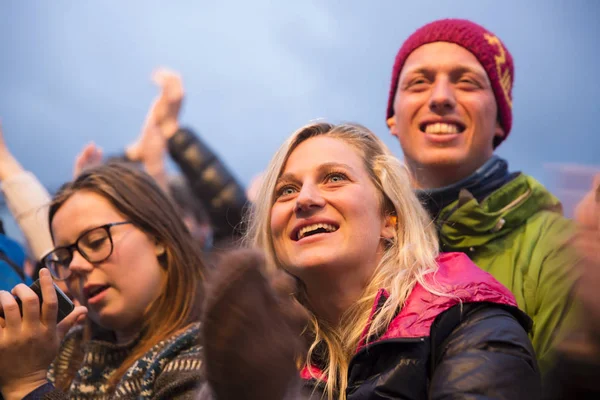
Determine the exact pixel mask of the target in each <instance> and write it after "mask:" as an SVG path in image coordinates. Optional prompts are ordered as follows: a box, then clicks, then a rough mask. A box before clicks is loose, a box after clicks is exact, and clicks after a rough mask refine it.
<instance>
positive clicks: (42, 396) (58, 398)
mask: <svg viewBox="0 0 600 400" xmlns="http://www.w3.org/2000/svg"><path fill="white" fill-rule="evenodd" d="M68 399H69V396H68V395H67V394H65V393H64V392H62V391H60V390H58V389H56V388H55V387H54V385H53V384H51V383H50V382H48V383H46V384H45V385H43V386H40V387H39V388H37V389H35V390H34V391H33V392H31V393H29V394H28V395H27V396H25V397H23V400H68Z"/></svg>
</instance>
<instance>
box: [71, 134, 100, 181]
mask: <svg viewBox="0 0 600 400" xmlns="http://www.w3.org/2000/svg"><path fill="white" fill-rule="evenodd" d="M100 164H102V149H101V148H100V147H98V146H96V144H95V143H94V142H91V143H88V144H87V145H86V146H85V147H84V148H83V150H81V152H80V153H79V154H78V155H77V157H75V165H74V166H73V178H77V177H78V176H79V175H80V174H81V173H82V172H83V171H84V170H86V169H88V168H91V167H95V166H97V165H100Z"/></svg>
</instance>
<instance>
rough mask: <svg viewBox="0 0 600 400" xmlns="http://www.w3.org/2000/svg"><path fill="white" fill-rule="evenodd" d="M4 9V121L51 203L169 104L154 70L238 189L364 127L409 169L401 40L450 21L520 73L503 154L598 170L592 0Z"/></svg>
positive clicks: (549, 180) (63, 4) (537, 165)
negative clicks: (78, 171)
mask: <svg viewBox="0 0 600 400" xmlns="http://www.w3.org/2000/svg"><path fill="white" fill-rule="evenodd" d="M32 4H33V3H30V2H25V1H19V2H4V3H3V4H2V5H1V6H0V7H1V8H0V9H1V12H0V48H1V49H2V57H1V59H2V69H1V71H2V73H1V74H0V118H1V119H2V123H3V126H4V132H5V136H6V140H7V141H8V144H9V146H10V147H11V149H12V150H13V151H14V153H15V154H16V155H17V157H18V158H19V160H20V161H21V162H22V163H23V164H24V166H25V167H26V168H28V169H29V170H31V171H33V172H34V173H35V174H37V175H38V177H39V178H40V179H41V180H42V182H43V183H44V184H45V185H47V186H48V187H50V188H56V187H57V186H59V185H60V184H61V183H62V182H64V181H66V180H68V179H69V177H70V174H71V169H72V164H73V160H74V157H75V155H76V154H77V153H78V151H79V150H80V149H81V148H82V147H83V146H84V145H85V144H86V143H88V142H90V141H95V142H96V143H98V144H99V145H100V146H102V147H103V148H104V149H105V152H108V153H115V152H119V151H122V149H123V147H124V146H125V145H126V144H127V143H129V142H131V141H133V140H134V138H135V137H136V136H137V134H138V132H139V128H140V126H141V123H142V121H143V119H144V116H145V114H146V110H147V108H148V106H149V104H150V102H151V101H152V98H153V97H154V96H155V95H156V88H155V87H154V86H153V85H152V83H151V81H150V74H151V72H152V70H153V69H154V68H156V67H158V66H161V65H164V66H168V67H170V68H173V69H176V70H178V71H180V72H181V74H182V75H183V78H184V83H185V86H186V91H187V98H186V103H185V109H184V112H183V115H182V121H183V123H184V124H187V125H189V126H191V127H193V128H194V129H196V130H197V131H198V132H199V133H200V134H201V135H202V137H203V138H204V139H205V140H206V141H207V142H208V143H209V144H210V146H211V147H212V148H213V149H214V150H215V151H217V153H218V154H219V155H221V156H222V157H223V158H224V159H225V161H226V162H227V163H228V164H229V166H230V167H231V169H232V170H233V171H234V172H235V174H236V175H237V176H238V178H239V179H240V181H241V182H243V183H248V182H249V181H250V180H251V178H252V177H253V176H254V175H255V174H257V173H258V172H260V171H261V170H262V169H263V168H264V167H265V166H266V164H267V162H268V160H269V158H270V157H271V155H272V154H273V153H274V151H275V149H276V148H277V147H278V146H279V145H280V144H281V143H282V141H283V140H284V138H285V137H287V136H288V135H289V134H290V133H291V132H292V131H294V130H295V129H296V128H298V127H300V126H301V125H303V124H305V123H306V122H308V121H310V120H313V119H317V118H325V119H327V120H330V121H333V122H341V121H355V122H360V123H362V124H364V125H366V126H368V127H369V128H371V129H372V130H373V131H375V132H376V133H378V134H379V135H380V136H381V137H382V138H383V139H384V140H385V141H386V143H387V144H388V145H389V146H390V147H391V148H392V149H393V151H395V152H396V154H397V155H398V156H399V157H401V156H402V153H401V151H400V146H399V145H398V143H397V141H396V140H395V139H394V138H393V137H391V136H390V135H389V133H388V131H387V129H386V126H385V123H384V120H385V107H386V102H387V93H388V90H389V81H390V73H391V67H392V63H393V59H394V56H395V54H396V52H397V50H398V48H399V46H400V45H401V43H402V41H403V40H404V39H405V38H406V37H407V36H408V35H409V34H410V33H411V32H413V31H414V30H415V29H416V28H418V27H419V26H421V25H423V24H424V23H427V22H429V21H432V20H434V19H438V18H443V17H461V18H468V19H472V20H474V21H477V22H479V23H480V24H482V25H484V26H485V27H487V28H488V29H489V30H491V31H493V32H494V33H496V34H497V36H499V37H500V38H501V39H502V40H503V41H504V43H505V44H506V46H507V47H508V48H509V50H510V51H511V53H512V54H513V57H514V59H515V64H516V73H515V75H516V78H515V79H516V80H515V85H514V93H513V95H514V124H513V129H512V133H511V136H510V138H509V140H508V141H507V142H506V143H504V144H503V145H502V146H501V147H500V150H499V153H500V155H502V156H504V157H506V158H507V159H508V160H509V163H510V167H511V169H513V170H523V171H526V172H528V173H530V174H532V175H533V176H534V177H536V178H537V179H539V180H541V181H542V182H543V183H545V184H546V185H548V186H550V187H552V186H553V185H554V184H555V182H556V179H555V177H554V176H553V174H551V173H549V170H550V169H549V168H548V165H549V164H557V163H578V164H596V165H598V164H600V155H599V154H600V153H599V150H600V134H599V133H598V131H599V130H598V128H597V127H595V125H596V123H595V122H594V120H595V118H596V117H597V116H598V115H599V114H600V105H599V104H600V103H599V89H600V85H599V84H598V79H597V75H598V71H599V70H600V56H599V55H598V41H599V39H600V28H599V26H598V24H597V20H598V17H599V16H600V2H597V1H594V0H587V1H586V0H579V1H566V0H538V1H534V0H528V1H521V0H512V1H506V0H505V1H502V2H497V1H481V0H473V1H466V0H464V1H441V0H440V1H425V0H419V1H413V2H409V1H400V0H380V1H378V0H371V1H364V0H345V1H342V0H337V1H333V0H332V1H326V0H303V1H296V2H291V1H289V2H284V1H277V2H276V1H267V0H252V1H241V0H238V1H233V0H231V1H230V0H221V1H218V2H217V1H206V0H201V1H198V0H197V1H191V0H189V1H183V0H179V1H177V0H175V1H170V2H167V1H142V0H135V1H134V0H129V1H117V0H110V1H86V2H76V1H67V0H53V1H51V2H50V1H48V2H35V6H34V5H32Z"/></svg>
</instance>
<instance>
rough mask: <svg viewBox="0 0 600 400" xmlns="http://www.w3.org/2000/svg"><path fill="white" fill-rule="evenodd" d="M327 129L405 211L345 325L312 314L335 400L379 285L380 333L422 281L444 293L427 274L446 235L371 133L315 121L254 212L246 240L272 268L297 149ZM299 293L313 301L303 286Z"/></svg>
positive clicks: (276, 162) (298, 137)
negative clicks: (274, 212)
mask: <svg viewBox="0 0 600 400" xmlns="http://www.w3.org/2000/svg"><path fill="white" fill-rule="evenodd" d="M321 135H327V136H328V137H332V138H336V139H340V140H343V141H344V142H346V143H348V144H349V145H351V146H353V147H355V148H356V149H357V150H358V151H359V153H360V155H361V156H362V159H363V161H364V166H365V169H366V170H367V172H368V173H369V175H370V177H371V179H372V181H373V183H374V184H375V186H376V188H377V189H378V191H379V192H380V194H381V205H382V213H384V215H395V216H396V217H397V224H396V238H395V240H393V241H391V242H390V243H387V244H386V246H385V250H384V255H383V257H382V259H381V261H380V263H379V265H378V266H377V268H376V269H375V272H374V274H373V277H372V279H371V281H370V283H369V284H368V285H367V287H366V288H365V289H364V292H363V295H362V297H361V298H360V299H359V301H358V302H356V303H355V304H354V305H353V306H352V307H351V308H350V309H349V310H347V311H346V312H345V314H344V316H343V317H342V322H341V323H340V325H339V326H338V327H332V326H329V325H328V324H326V323H325V322H324V321H322V320H319V319H318V318H317V317H316V316H315V315H314V314H312V315H311V322H310V324H309V327H308V330H309V331H310V334H311V335H312V337H314V340H313V342H312V344H311V346H310V348H309V351H308V354H307V356H306V366H307V367H310V366H311V365H315V357H316V356H317V354H316V353H317V351H316V350H317V349H319V348H322V346H325V347H326V349H327V350H326V356H325V357H324V358H326V360H322V361H324V362H325V369H324V370H323V374H324V375H325V379H320V378H321V377H318V376H315V378H317V379H319V380H321V382H322V383H324V384H325V393H326V394H327V398H328V399H329V400H333V399H334V398H336V397H337V398H338V399H342V400H343V399H345V398H346V395H345V391H346V388H347V385H348V381H347V373H348V364H349V362H350V359H351V358H352V356H353V355H354V354H355V352H356V350H357V347H358V345H359V342H360V340H361V338H362V337H363V331H364V329H365V326H366V325H367V323H368V320H369V315H370V311H371V308H372V306H373V303H374V301H375V298H376V296H377V293H378V292H379V289H386V291H387V292H388V294H389V297H388V299H387V301H386V302H385V304H384V305H383V306H382V307H381V309H380V310H379V312H378V313H377V314H376V315H375V316H374V319H373V321H372V323H371V324H370V326H369V329H368V332H367V335H366V337H367V338H370V337H375V336H376V335H377V334H380V333H382V332H383V331H384V330H385V329H386V328H387V326H388V325H389V324H390V322H391V321H392V319H393V318H394V316H396V315H397V312H398V310H399V309H400V308H401V307H402V306H403V305H404V303H405V301H406V299H407V297H408V296H409V294H410V293H411V291H412V289H413V287H414V286H415V284H416V283H417V282H418V283H420V284H421V285H423V287H425V288H426V289H427V290H430V291H431V292H433V293H436V294H440V295H443V293H440V292H438V291H437V290H436V289H435V288H433V287H431V286H430V285H428V284H427V282H425V279H424V277H425V275H426V274H429V273H432V272H435V271H437V263H436V257H437V256H438V252H439V247H438V239H437V234H436V231H435V228H434V226H433V224H432V222H431V220H430V218H429V216H428V214H427V213H426V212H425V210H424V209H423V207H422V206H421V204H420V203H419V201H418V199H417V198H416V196H415V194H414V193H413V190H412V188H411V186H410V176H409V173H408V170H407V169H406V167H404V165H403V164H402V163H401V162H400V161H399V160H398V159H397V158H396V157H394V156H393V155H392V154H391V152H390V151H389V149H388V148H387V147H386V146H385V144H384V143H383V142H382V141H381V140H379V139H378V138H377V137H376V136H375V135H374V134H373V133H372V132H371V131H369V130H368V129H367V128H365V127H363V126H360V125H356V124H341V125H332V124H329V123H314V124H309V125H306V126H304V127H302V128H300V129H299V130H297V131H296V132H294V133H293V134H292V136H291V137H290V138H289V139H288V140H287V141H286V142H285V143H284V144H283V145H282V146H281V147H280V149H279V150H278V151H277V153H275V156H274V157H273V159H272V160H271V163H270V165H269V167H268V168H267V170H266V172H265V176H264V180H263V183H262V186H261V188H260V189H259V192H258V196H257V199H258V200H257V201H256V202H255V203H254V204H253V208H252V209H251V210H250V213H249V216H248V221H247V222H248V230H247V233H246V237H245V240H246V244H247V245H249V246H254V247H257V248H260V249H262V250H263V251H264V252H265V255H266V258H267V261H268V264H269V265H270V266H271V268H283V266H282V265H281V263H280V262H278V259H277V256H276V254H275V249H274V245H273V241H272V238H271V230H270V215H271V207H272V205H273V203H274V201H275V197H274V192H275V185H276V182H277V179H278V178H279V176H280V175H281V173H282V171H283V168H284V167H285V163H286V162H287V159H288V158H289V156H290V154H291V153H292V152H293V151H294V149H295V148H296V147H297V146H298V145H299V144H300V143H302V142H303V141H305V140H307V139H310V138H312V137H315V136H321ZM297 298H298V301H300V302H301V303H303V304H304V305H305V306H307V307H308V302H307V301H306V293H305V291H304V290H303V289H302V288H300V291H299V293H298V295H297ZM309 312H312V310H310V309H309ZM309 370H311V369H310V368H309ZM336 392H337V393H338V394H337V395H336Z"/></svg>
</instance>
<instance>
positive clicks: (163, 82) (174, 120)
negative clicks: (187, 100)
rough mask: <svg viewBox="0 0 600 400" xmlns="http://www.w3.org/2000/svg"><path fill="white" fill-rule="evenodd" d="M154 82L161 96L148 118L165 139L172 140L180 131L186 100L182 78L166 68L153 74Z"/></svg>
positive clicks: (155, 102)
mask: <svg viewBox="0 0 600 400" xmlns="http://www.w3.org/2000/svg"><path fill="white" fill-rule="evenodd" d="M152 80H153V81H154V83H155V84H156V85H158V87H159V88H160V94H159V96H158V97H157V98H156V100H155V101H154V104H153V105H152V107H151V109H150V113H149V115H148V118H149V119H150V120H152V121H153V122H154V123H155V124H156V125H157V126H158V127H159V128H160V129H161V132H162V134H163V136H164V137H165V138H167V139H168V138H170V137H171V136H173V134H174V133H175V132H176V131H177V129H179V112H180V111H181V104H182V102H183V98H184V90H183V81H182V79H181V76H179V74H177V73H176V72H174V71H171V70H169V69H166V68H159V69H157V70H156V71H155V72H154V73H153V74H152Z"/></svg>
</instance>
